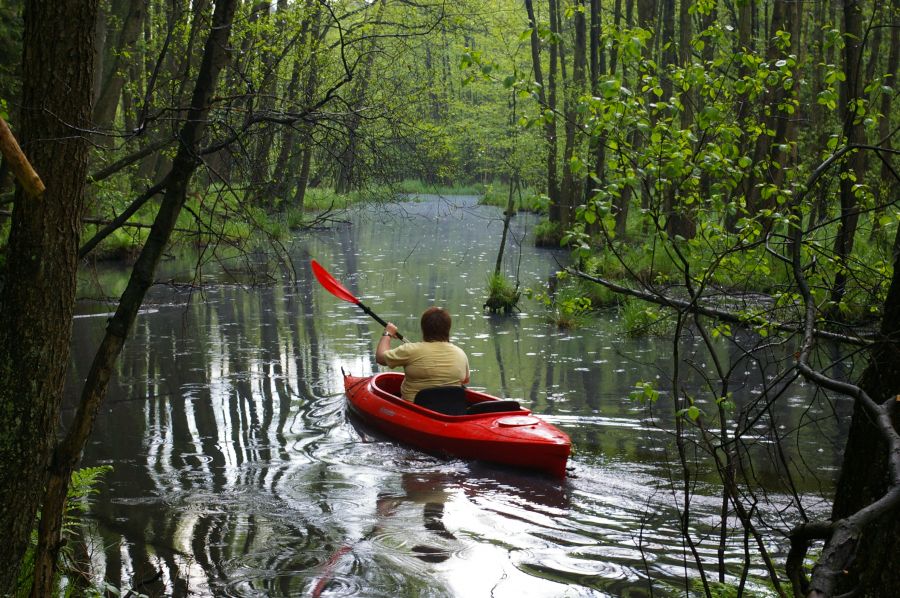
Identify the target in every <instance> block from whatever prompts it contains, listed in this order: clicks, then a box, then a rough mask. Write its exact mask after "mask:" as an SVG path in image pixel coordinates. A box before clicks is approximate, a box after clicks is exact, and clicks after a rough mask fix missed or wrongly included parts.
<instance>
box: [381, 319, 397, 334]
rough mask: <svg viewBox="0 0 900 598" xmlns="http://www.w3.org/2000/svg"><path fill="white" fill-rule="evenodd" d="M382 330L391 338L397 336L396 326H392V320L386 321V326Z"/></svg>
mask: <svg viewBox="0 0 900 598" xmlns="http://www.w3.org/2000/svg"><path fill="white" fill-rule="evenodd" d="M384 331H385V332H386V333H388V334H389V335H390V337H391V338H397V327H396V326H394V324H393V322H388V323H387V326H385V327H384Z"/></svg>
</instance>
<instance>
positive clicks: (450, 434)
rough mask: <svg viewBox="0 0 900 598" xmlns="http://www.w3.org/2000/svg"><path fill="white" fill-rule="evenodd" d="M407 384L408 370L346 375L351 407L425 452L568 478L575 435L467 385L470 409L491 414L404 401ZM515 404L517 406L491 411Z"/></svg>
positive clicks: (401, 440) (370, 422)
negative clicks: (459, 412) (402, 390)
mask: <svg viewBox="0 0 900 598" xmlns="http://www.w3.org/2000/svg"><path fill="white" fill-rule="evenodd" d="M401 382H403V374H401V373H399V372H384V373H381V374H375V375H374V376H370V377H367V378H358V377H355V376H348V375H345V376H344V390H345V391H346V393H347V400H348V401H349V403H350V407H351V408H352V409H353V411H354V412H355V413H356V414H357V415H358V416H359V417H360V418H361V419H362V420H363V421H364V422H366V423H367V424H369V425H371V426H373V427H375V428H376V429H378V430H380V431H382V432H383V433H384V434H386V435H387V436H390V437H391V438H394V439H396V440H399V441H400V442H403V443H406V444H409V445H411V446H414V447H416V448H419V449H422V450H424V451H425V452H428V453H432V454H437V455H450V456H454V457H460V458H463V459H478V460H481V461H489V462H493V463H501V464H503V465H512V466H515V467H524V468H527V469H535V470H539V471H542V472H544V473H548V474H550V475H552V476H555V477H558V478H563V477H565V475H566V461H567V460H568V458H569V451H570V449H571V445H572V443H571V441H570V440H569V437H568V436H567V435H566V433H565V432H562V431H561V430H559V429H558V428H556V427H555V426H553V425H551V424H548V423H547V422H545V421H544V420H542V419H540V418H538V417H535V416H534V415H532V414H531V411H529V410H528V409H523V408H521V407H519V406H518V405H517V404H515V403H514V402H512V401H500V400H499V399H497V398H496V397H492V396H490V395H487V394H484V393H481V392H476V391H474V390H469V389H466V400H467V401H468V402H469V411H470V412H473V411H475V412H477V411H488V412H487V413H484V412H482V413H470V414H467V415H444V414H443V413H437V412H435V411H431V410H430V409H426V408H424V407H420V406H419V405H415V404H413V403H410V402H409V401H404V400H403V399H401V398H400V383H401ZM489 401H492V402H495V403H488V402H489ZM476 404H477V405H478V406H477V407H475V405H476ZM509 404H512V409H513V410H511V411H500V412H491V411H493V408H497V407H505V406H506V405H509Z"/></svg>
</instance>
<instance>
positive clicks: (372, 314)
mask: <svg viewBox="0 0 900 598" xmlns="http://www.w3.org/2000/svg"><path fill="white" fill-rule="evenodd" d="M356 304H357V305H358V306H359V308H360V309H361V310H363V311H364V312H366V313H367V314H369V315H370V316H371V317H372V318H373V319H374V320H375V321H376V322H378V323H379V324H381V325H382V326H384V327H385V328H387V322H385V321H384V320H382V319H381V318H380V317H379V316H378V314H376V313H375V312H374V311H372V310H371V309H369V308H368V307H367V306H366V305H365V304H364V303H363V302H362V301H359V300H357V302H356ZM396 336H397V338H398V339H400V340H401V341H402V340H404V339H403V335H402V334H400V333H399V332H398V333H397V334H396Z"/></svg>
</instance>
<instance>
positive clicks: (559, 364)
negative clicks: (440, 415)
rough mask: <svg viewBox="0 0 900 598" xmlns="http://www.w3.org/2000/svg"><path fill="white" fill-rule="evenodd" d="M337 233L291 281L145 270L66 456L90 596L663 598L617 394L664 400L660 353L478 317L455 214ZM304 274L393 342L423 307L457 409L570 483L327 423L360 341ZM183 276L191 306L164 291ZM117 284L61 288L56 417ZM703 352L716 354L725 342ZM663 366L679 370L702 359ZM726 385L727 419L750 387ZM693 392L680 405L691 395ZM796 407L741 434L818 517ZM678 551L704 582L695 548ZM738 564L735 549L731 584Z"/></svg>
mask: <svg viewBox="0 0 900 598" xmlns="http://www.w3.org/2000/svg"><path fill="white" fill-rule="evenodd" d="M347 219H348V220H349V221H350V223H349V224H338V225H335V226H333V227H330V228H327V229H322V230H317V231H313V232H308V233H302V234H300V235H298V236H297V237H296V238H295V239H294V240H293V242H292V243H291V244H289V245H287V246H286V247H285V250H286V251H287V253H289V255H290V257H291V261H292V262H293V264H294V266H295V269H296V282H295V283H291V282H286V280H287V279H288V278H287V277H285V276H283V273H284V271H285V268H286V267H288V266H286V265H285V264H287V263H288V262H287V261H283V262H282V265H281V266H279V265H278V264H277V263H275V265H272V261H271V260H270V262H264V261H263V260H262V259H261V258H260V256H249V257H248V258H243V259H237V258H236V259H234V260H230V261H229V260H226V261H224V262H212V261H210V260H209V259H208V258H207V257H200V258H196V257H194V258H191V259H185V260H179V259H172V260H170V261H167V262H165V263H164V264H163V266H162V271H161V272H160V274H159V280H160V281H161V282H164V283H165V284H160V285H158V286H156V287H154V288H153V289H152V292H151V295H150V297H149V300H148V301H147V304H146V309H145V310H144V311H143V312H142V314H141V315H140V316H139V318H138V321H137V323H136V326H135V329H134V331H133V335H132V338H131V339H129V341H128V344H127V345H126V348H125V351H124V354H123V356H122V359H121V360H120V365H119V368H118V374H117V376H116V377H115V378H114V380H113V383H112V386H111V389H110V394H109V397H108V399H107V401H106V403H105V405H104V407H103V410H102V412H101V414H100V416H99V417H98V419H97V422H96V426H95V429H94V434H93V436H92V439H91V442H90V444H89V445H88V447H87V450H86V454H85V460H84V464H85V465H97V464H109V465H112V466H113V468H114V469H113V471H112V472H111V473H110V474H108V476H107V477H106V481H105V483H104V484H102V486H101V489H100V490H101V491H100V493H99V494H98V495H97V497H96V498H95V502H94V506H93V509H92V513H91V515H90V518H89V531H88V534H89V537H90V540H91V550H90V551H89V556H90V560H91V564H92V573H93V575H94V576H95V577H96V578H97V579H106V581H107V582H108V583H110V584H112V585H113V586H115V587H118V588H122V589H123V590H127V589H132V588H133V589H134V590H135V592H140V593H143V594H145V595H148V596H311V595H317V594H321V595H322V596H384V597H399V596H409V597H417V596H464V597H482V596H484V597H488V596H492V597H496V598H501V597H514V598H524V597H531V596H535V597H541V596H547V597H560V596H650V595H654V596H676V595H685V594H686V591H685V589H684V588H685V585H686V582H685V581H684V580H685V579H686V578H693V577H695V576H696V572H695V566H694V565H693V564H692V561H691V560H690V559H689V558H688V560H687V564H686V563H685V557H686V556H688V552H687V547H686V545H685V544H684V542H683V541H682V538H681V535H680V533H679V530H678V525H677V516H676V511H675V503H676V498H678V497H676V496H675V495H674V494H673V492H672V490H671V489H670V481H669V474H668V473H667V469H666V462H667V461H671V460H672V459H674V453H673V449H672V444H671V436H670V434H669V433H668V432H667V431H666V430H664V429H663V428H665V427H667V426H666V425H664V423H661V421H660V420H654V419H651V418H650V417H649V415H648V413H647V412H646V411H645V409H644V408H642V407H641V406H639V405H637V404H635V403H634V402H633V401H631V400H630V399H629V398H628V395H629V392H630V391H631V389H632V387H633V385H634V383H635V382H636V381H638V380H659V382H660V386H661V387H662V388H665V380H666V376H667V375H668V372H669V371H671V366H670V363H669V359H670V357H671V343H670V342H669V341H666V340H664V339H653V338H642V339H630V338H627V337H625V336H624V335H623V334H622V332H621V327H620V324H619V323H618V322H617V317H618V316H617V314H616V312H615V311H614V310H612V311H610V312H608V313H602V314H600V315H599V316H598V317H596V318H595V319H593V320H592V321H591V322H590V323H589V324H588V325H587V326H585V327H583V328H579V329H577V330H574V331H561V330H558V329H557V328H556V327H555V326H553V325H551V324H549V323H548V321H547V319H546V318H545V314H544V311H543V308H542V307H541V306H540V305H539V304H538V303H537V302H532V301H526V302H525V303H524V305H523V311H522V313H519V314H516V315H515V316H513V317H497V316H489V315H486V314H485V313H484V312H483V311H482V304H483V303H484V299H485V291H484V289H485V283H486V278H487V274H488V272H489V271H491V270H492V269H493V264H494V261H495V259H496V252H497V246H498V243H499V238H500V231H501V230H502V221H501V220H500V215H499V212H498V210H496V209H494V208H489V207H479V206H476V205H475V198H472V197H454V198H450V199H442V198H435V197H429V198H425V199H424V200H422V201H419V202H415V203H412V202H410V203H403V204H393V205H388V206H377V207H369V208H367V209H365V210H363V211H361V212H358V213H351V214H349V215H348V216H347ZM531 224H533V220H532V218H531V217H529V216H525V215H519V216H517V217H516V218H515V219H514V227H515V236H516V237H517V238H520V239H521V238H524V241H523V242H522V246H521V249H520V248H519V247H518V246H516V245H515V243H513V246H512V247H511V248H510V249H508V250H507V259H506V260H505V261H506V268H507V271H508V272H511V273H514V272H515V271H516V269H517V268H519V270H520V272H519V274H520V277H521V279H522V282H523V285H525V286H529V287H533V288H534V287H538V286H540V285H541V284H543V283H545V282H546V281H547V279H548V277H549V276H551V275H552V273H553V272H555V271H556V270H557V268H558V266H557V261H559V262H560V263H563V262H564V261H565V259H566V254H565V253H562V252H555V251H548V250H538V249H535V248H534V247H533V245H532V239H531V237H530V234H529V233H528V229H529V227H530V225H531ZM520 253H521V259H520ZM311 257H314V258H316V259H317V260H318V261H320V262H321V263H322V264H323V265H324V266H325V267H326V268H328V269H329V270H330V271H331V272H332V273H333V274H334V275H335V276H336V277H337V278H338V279H339V280H342V281H343V282H344V283H345V285H346V286H348V287H349V288H350V289H351V290H353V291H354V292H355V293H357V295H358V296H360V297H361V298H362V299H363V300H364V301H365V302H366V303H367V304H368V305H369V306H370V307H372V308H373V309H374V310H375V311H376V312H377V313H378V314H379V315H381V316H382V317H383V318H385V319H387V320H391V321H393V322H395V323H397V325H398V326H399V327H400V331H401V332H402V333H404V334H406V335H407V336H409V337H412V338H414V339H416V338H418V315H419V314H420V313H421V312H422V310H423V309H424V308H425V307H427V306H429V305H431V304H438V305H442V306H446V307H447V308H448V309H449V310H450V311H451V313H452V314H453V315H454V328H453V336H454V339H455V341H456V342H457V343H458V344H459V345H460V346H461V347H463V348H464V349H465V350H466V351H467V353H468V354H469V359H470V362H471V365H472V386H473V387H475V388H478V389H483V390H486V391H487V392H489V393H491V394H495V395H499V396H503V397H511V398H517V399H520V400H521V401H522V402H523V403H524V404H525V405H526V406H528V407H530V408H531V409H532V410H533V411H534V412H536V413H538V414H540V415H541V416H542V417H544V418H545V419H547V420H548V421H550V422H552V423H553V424H555V425H557V426H558V427H560V428H562V429H563V430H565V431H566V432H567V433H568V434H569V435H570V436H571V437H572V440H573V445H574V455H573V457H572V459H571V461H570V466H571V468H572V469H571V475H570V477H569V478H568V479H566V480H565V481H563V482H558V481H554V480H551V479H546V478H542V477H540V476H535V475H530V474H526V473H520V472H515V471H508V470H504V469H499V468H495V467H491V466H488V465H482V464H477V463H469V462H463V461H446V460H439V459H435V458H432V457H429V456H428V455H425V454H422V453H419V452H417V451H414V450H410V449H407V448H404V447H402V446H399V445H397V444H394V443H392V442H389V441H385V440H384V439H382V438H379V437H376V436H373V435H372V434H371V433H370V432H369V431H367V430H365V429H360V428H359V427H358V426H357V425H356V424H355V423H354V422H352V421H349V420H348V417H347V409H346V405H345V399H344V396H343V394H342V382H341V368H343V369H344V370H347V371H348V372H350V373H352V374H357V375H359V374H368V373H371V372H373V371H375V369H376V367H377V366H376V365H375V363H374V359H373V357H372V351H373V348H374V345H375V342H376V341H377V340H378V337H379V335H380V333H381V328H380V327H379V326H378V324H376V323H375V322H374V321H372V320H370V319H368V318H367V317H366V316H365V315H364V314H362V312H361V311H359V310H358V309H357V308H356V307H355V306H353V305H350V304H348V303H343V302H340V301H338V300H337V299H335V298H334V297H333V296H331V295H329V294H328V293H327V292H325V291H324V290H323V289H322V288H320V287H319V286H318V285H317V283H316V282H315V281H314V279H313V278H312V275H311V273H310V271H309V269H308V263H309V259H310V258H311ZM269 269H271V271H269ZM195 275H199V277H200V279H202V281H203V282H204V285H203V286H202V287H199V288H198V287H191V286H187V285H185V284H183V283H186V282H188V281H190V280H191V279H192V278H193V277H194V276H195ZM123 276H124V274H123V272H122V271H119V270H116V269H114V268H104V269H98V270H96V271H94V272H92V273H90V275H86V276H85V278H84V280H83V284H82V296H84V297H90V298H92V299H93V300H90V301H84V302H82V304H81V308H80V314H79V316H78V317H77V319H76V321H75V348H74V352H73V355H74V357H73V361H72V367H71V371H70V384H69V389H70V390H69V397H68V399H67V400H68V401H69V403H70V404H71V402H72V401H73V400H74V397H75V396H76V395H77V389H78V381H79V380H81V379H83V377H84V376H85V374H86V372H87V370H88V367H89V363H90V358H91V356H92V353H93V351H94V349H95V347H96V345H97V344H98V342H99V339H100V337H101V335H102V333H103V327H104V325H105V321H106V315H107V312H108V311H110V310H111V308H110V307H109V306H108V305H106V304H105V303H103V302H102V301H97V300H96V299H97V298H98V297H108V296H117V295H118V294H119V293H120V292H121V290H122V288H123V286H124V282H125V279H124V278H123ZM251 282H258V283H260V282H261V283H264V284H251ZM688 347H689V345H688ZM722 352H723V353H722V354H723V356H725V358H726V359H727V358H729V357H730V356H729V355H728V347H727V345H724V344H723V346H722ZM687 357H688V358H689V359H693V360H695V361H696V362H697V365H698V367H697V369H698V371H702V369H703V367H704V365H703V361H704V358H703V357H702V356H700V355H688V356H687ZM778 358H779V356H778V355H773V361H775V360H777V359H778ZM745 369H746V370H747V371H746V373H745V374H744V377H743V378H742V380H741V381H740V388H739V390H738V395H737V396H736V400H737V402H738V403H739V404H740V403H741V401H742V398H741V393H743V396H745V397H751V396H753V395H754V393H758V392H759V389H760V388H761V386H762V385H763V384H764V382H765V381H766V380H765V379H766V374H765V372H763V373H760V372H759V371H758V370H756V369H755V368H752V367H749V366H748V367H747V368H745ZM738 371H743V370H742V369H741V368H738ZM691 383H692V382H691V381H690V380H689V381H688V384H691ZM693 384H695V385H696V388H697V389H698V390H697V392H698V395H699V396H701V397H702V393H703V392H704V391H703V390H701V383H700V377H699V374H698V376H697V380H696V381H694V382H693ZM808 395H809V390H808V389H806V388H803V387H802V386H800V385H797V386H796V387H790V388H787V389H786V392H785V394H784V396H783V397H782V399H780V400H779V401H778V403H777V405H776V407H775V409H774V410H773V411H772V412H771V413H770V414H769V415H767V416H766V417H763V418H761V419H760V421H759V424H758V425H759V426H763V427H765V426H770V427H772V428H773V429H780V430H794V429H799V430H801V432H800V433H799V434H798V435H797V436H796V441H795V442H794V443H792V444H791V446H789V447H788V449H789V451H790V452H789V453H788V454H787V455H785V459H786V460H788V461H790V462H792V463H797V464H798V465H797V466H796V467H795V469H796V470H797V472H799V473H797V474H796V476H795V480H794V482H795V483H796V484H797V486H798V491H799V492H800V493H802V494H803V495H804V496H806V497H808V498H810V499H811V501H812V503H811V504H813V506H815V505H816V504H818V505H819V508H820V509H824V508H826V506H827V505H826V504H825V503H824V501H821V500H819V501H818V502H816V500H817V499H816V496H819V495H822V496H828V494H829V490H830V484H831V480H830V475H829V474H828V473H827V472H829V471H834V469H835V465H836V461H837V459H838V458H839V450H840V449H839V448H838V447H839V446H840V445H839V443H836V444H835V445H834V447H832V445H830V444H829V445H825V444H823V442H822V438H823V434H824V435H826V436H829V437H839V436H840V434H841V433H842V431H841V430H840V425H845V423H846V422H845V421H842V420H846V418H842V417H835V414H836V411H835V410H836V409H837V411H838V412H840V411H841V410H842V409H843V410H846V409H847V407H846V406H844V405H842V404H840V403H838V404H836V405H835V404H828V405H825V404H821V405H820V404H819V403H817V402H815V401H812V402H811V401H810V398H809V396H808ZM663 400H664V399H661V401H663ZM659 408H660V410H662V411H665V410H666V409H668V410H669V411H671V408H666V407H664V406H663V405H660V407H659ZM838 415H840V413H838ZM664 421H665V420H663V422H664ZM836 422H839V423H836ZM826 446H827V447H829V448H823V447H826ZM749 450H750V451H751V452H752V451H759V452H760V453H764V452H765V451H766V450H768V449H767V447H766V445H765V443H764V442H761V443H759V444H758V445H757V446H753V447H750V449H749ZM817 470H822V471H825V472H826V473H825V475H824V476H822V479H816V477H815V476H813V475H812V473H811V472H814V471H817ZM804 472H805V473H804ZM756 476H757V479H759V480H762V481H763V483H766V480H770V481H771V487H769V488H766V490H767V491H768V493H769V499H770V500H771V501H772V502H773V504H772V506H771V507H769V508H771V509H772V510H773V513H774V512H775V511H776V510H778V509H783V510H784V512H783V513H778V516H783V517H785V518H790V517H791V516H792V515H791V513H792V509H791V508H790V499H789V497H788V495H787V494H785V492H784V490H783V489H782V488H781V486H780V484H779V479H780V478H779V473H778V472H777V471H767V470H766V469H765V467H761V468H760V469H759V470H758V471H757V472H756ZM713 479H714V478H713V477H712V476H708V479H707V480H706V481H704V478H701V481H700V482H698V484H697V485H696V487H695V493H696V495H695V497H694V502H693V504H692V509H693V510H694V512H695V514H696V516H695V519H694V520H695V521H696V522H700V523H699V524H702V522H704V520H706V521H709V522H710V523H713V524H714V523H715V522H716V517H717V512H718V510H719V507H720V504H721V498H720V497H719V496H718V493H717V490H716V488H715V486H714V485H713V484H712V481H713ZM807 506H808V505H807ZM762 508H766V507H762ZM696 536H697V538H698V540H699V541H700V551H701V554H702V555H703V557H704V558H709V560H710V563H712V562H713V561H714V559H715V554H716V543H717V537H715V536H707V535H704V530H703V529H697V530H696ZM769 539H770V541H771V548H772V549H773V550H775V551H776V552H778V551H783V550H784V547H783V546H782V545H781V543H780V539H779V538H778V537H775V536H772V537H770V538H769ZM743 550H744V547H743V542H742V538H741V537H737V538H735V539H734V540H733V542H732V544H731V545H730V547H729V553H728V555H727V559H728V560H729V562H734V563H736V565H735V570H734V571H731V572H730V573H731V574H732V575H733V576H737V575H739V574H740V562H741V558H742V555H743ZM763 577H764V573H763V570H762V568H761V565H760V564H757V565H756V568H754V569H753V570H752V571H751V584H750V587H751V588H753V589H755V590H759V591H761V592H762V591H764V586H762V585H761V584H760V583H759V581H760V579H762V578H763ZM729 579H731V580H735V579H737V577H730V578H729ZM688 585H690V583H689V582H688ZM690 587H692V588H693V587H695V586H690ZM679 588H680V590H679ZM123 593H124V592H123Z"/></svg>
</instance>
